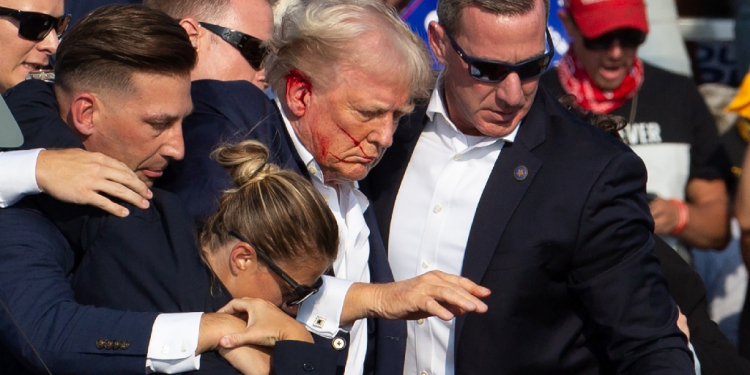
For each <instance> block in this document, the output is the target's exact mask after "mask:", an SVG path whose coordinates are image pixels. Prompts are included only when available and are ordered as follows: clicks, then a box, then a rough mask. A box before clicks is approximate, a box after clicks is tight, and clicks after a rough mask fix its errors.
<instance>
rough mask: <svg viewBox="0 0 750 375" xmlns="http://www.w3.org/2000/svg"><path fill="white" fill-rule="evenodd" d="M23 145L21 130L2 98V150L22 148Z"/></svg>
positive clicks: (0, 128)
mask: <svg viewBox="0 0 750 375" xmlns="http://www.w3.org/2000/svg"><path fill="white" fill-rule="evenodd" d="M22 144H23V134H21V129H19V128H18V123H17V122H16V119H15V118H13V115H12V114H11V113H10V109H8V105H7V104H5V99H3V98H2V96H0V148H15V147H21V145H22Z"/></svg>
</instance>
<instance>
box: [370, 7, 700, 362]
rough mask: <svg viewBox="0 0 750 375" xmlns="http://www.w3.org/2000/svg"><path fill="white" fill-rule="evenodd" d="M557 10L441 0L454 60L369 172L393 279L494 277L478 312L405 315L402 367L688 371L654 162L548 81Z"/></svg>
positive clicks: (445, 52)
mask: <svg viewBox="0 0 750 375" xmlns="http://www.w3.org/2000/svg"><path fill="white" fill-rule="evenodd" d="M548 12H549V1H543V0H440V1H438V5H437V14H438V18H439V22H431V23H430V24H429V30H428V34H429V42H430V46H431V48H432V50H433V52H434V55H435V56H436V58H437V59H438V61H439V62H440V63H441V64H443V65H444V66H445V69H443V71H442V72H441V73H440V77H439V78H438V80H437V87H436V89H435V90H434V91H433V92H432V96H431V97H430V101H429V103H424V105H421V106H419V107H417V108H416V109H415V110H414V112H413V113H412V114H410V115H408V116H404V117H403V118H402V120H401V121H400V124H399V126H398V127H397V128H396V130H395V134H394V135H393V145H392V146H391V147H390V148H389V149H388V152H386V153H385V155H383V158H382V159H381V161H380V163H379V164H378V165H377V166H376V167H374V168H373V169H372V171H371V172H370V173H369V174H368V177H367V179H366V180H365V182H363V184H362V186H363V191H365V192H366V193H369V194H370V197H371V200H370V201H371V204H372V207H373V208H374V209H375V215H376V217H377V220H378V227H379V229H380V235H381V236H382V239H383V243H384V245H385V246H387V249H388V253H387V254H388V260H389V262H390V266H391V270H392V271H393V276H394V278H395V279H396V280H406V279H408V278H411V277H414V276H415V275H420V274H424V273H426V272H430V271H432V270H441V271H443V272H448V273H455V274H458V273H460V274H461V275H462V276H464V277H466V278H468V279H470V280H472V281H474V282H475V283H477V284H481V285H482V286H485V287H487V288H489V289H490V290H492V293H491V294H490V295H489V296H488V297H486V298H485V299H484V301H485V303H486V305H487V307H488V309H487V311H486V312H485V313H483V314H467V315H465V316H462V317H460V318H457V319H455V320H452V321H449V322H443V321H439V320H436V319H433V318H427V319H419V320H417V321H413V322H408V326H407V327H408V331H407V337H406V340H405V341H406V342H405V344H406V359H405V362H404V375H418V374H429V375H454V374H471V375H484V374H486V375H490V374H492V375H496V374H508V375H510V374H580V375H583V374H586V375H594V374H600V375H601V374H626V373H627V374H639V375H640V374H665V375H666V374H675V375H677V374H679V375H683V374H692V373H694V368H693V362H692V361H691V354H690V353H689V351H688V347H687V340H686V337H685V336H684V334H683V333H682V332H680V330H679V329H678V327H677V316H678V309H677V306H676V305H675V302H674V301H673V300H672V298H671V297H670V295H669V292H668V289H667V283H666V280H665V279H664V275H663V274H662V272H661V271H660V269H659V262H658V260H657V259H656V257H654V255H653V248H654V246H655V244H654V239H653V234H652V229H653V224H652V221H651V217H650V214H649V210H648V204H647V200H646V189H645V186H646V168H645V166H644V165H643V163H642V162H641V161H640V159H639V158H638V157H637V156H636V155H635V154H634V153H633V152H632V150H630V149H629V148H628V147H627V146H626V145H624V144H622V143H621V142H619V141H617V140H615V139H613V137H611V136H610V135H609V134H606V133H604V132H602V131H600V130H598V129H595V128H593V127H592V126H591V125H590V124H586V123H583V122H582V121H580V120H578V119H576V118H575V117H574V116H573V115H571V113H570V112H569V111H568V110H567V109H566V108H565V107H563V106H562V105H561V104H560V103H559V102H558V100H557V98H556V97H554V96H553V95H552V94H551V93H550V92H549V90H547V89H546V88H544V87H540V85H539V77H540V75H541V74H542V73H543V72H544V71H545V70H546V69H547V67H548V66H549V63H550V61H551V59H552V56H553V55H554V45H553V43H552V36H551V34H550V32H549V31H548V30H547V15H548ZM672 255H674V254H672Z"/></svg>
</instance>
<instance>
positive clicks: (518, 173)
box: [513, 165, 529, 181]
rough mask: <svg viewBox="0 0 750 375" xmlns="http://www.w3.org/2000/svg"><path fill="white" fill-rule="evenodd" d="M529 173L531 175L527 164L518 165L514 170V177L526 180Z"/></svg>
mask: <svg viewBox="0 0 750 375" xmlns="http://www.w3.org/2000/svg"><path fill="white" fill-rule="evenodd" d="M528 175H529V170H528V169H526V166H524V165H519V166H518V167H516V170H515V171H513V177H515V178H516V180H518V181H522V180H525V179H526V176H528Z"/></svg>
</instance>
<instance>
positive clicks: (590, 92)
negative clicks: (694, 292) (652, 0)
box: [541, 0, 731, 261]
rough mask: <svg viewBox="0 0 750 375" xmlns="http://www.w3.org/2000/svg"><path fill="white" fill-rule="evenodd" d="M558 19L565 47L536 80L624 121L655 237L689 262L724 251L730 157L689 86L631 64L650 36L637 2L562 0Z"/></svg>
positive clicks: (658, 71) (638, 61) (670, 75)
mask: <svg viewBox="0 0 750 375" xmlns="http://www.w3.org/2000/svg"><path fill="white" fill-rule="evenodd" d="M559 16H560V18H561V20H562V21H563V24H564V25H565V28H566V30H567V31H568V34H569V35H570V36H571V38H572V43H571V48H570V50H569V51H568V53H567V54H566V55H565V56H564V57H563V59H562V60H561V62H560V65H559V66H558V67H557V68H556V69H552V70H550V71H548V72H546V73H545V74H544V75H543V76H542V79H541V82H542V83H543V84H545V85H546V86H547V87H548V88H550V89H551V90H552V91H553V93H555V94H556V95H559V96H562V95H564V94H566V93H569V94H573V95H575V97H576V100H577V102H578V104H579V105H580V106H582V107H584V108H586V109H588V110H590V111H593V112H595V113H600V114H615V115H620V116H623V117H625V118H626V119H627V120H628V123H629V124H628V126H627V127H626V128H625V129H623V130H622V131H621V132H620V134H621V136H622V138H623V139H624V140H625V141H626V143H628V144H629V145H630V147H631V148H632V149H633V150H634V151H635V153H636V154H638V156H640V157H641V159H643V161H644V163H645V164H646V168H647V170H648V174H649V180H648V184H647V190H648V192H649V193H650V194H649V199H650V200H651V201H650V203H649V208H650V210H651V214H652V216H653V218H654V223H655V228H654V231H655V233H657V234H659V235H661V236H662V237H663V238H664V239H665V240H666V241H667V242H668V243H669V244H670V245H672V247H673V248H675V249H676V250H678V252H679V253H680V255H682V256H683V258H685V259H687V260H688V261H689V259H690V254H689V248H701V249H723V248H724V247H725V246H726V245H727V243H728V241H729V239H730V235H729V198H728V194H727V191H726V190H727V189H726V183H725V179H731V172H730V164H729V160H728V157H727V156H726V152H725V151H724V149H723V147H722V145H721V143H720V141H719V137H718V133H717V131H716V127H715V124H714V119H713V117H712V116H711V114H710V112H709V111H708V108H707V107H706V105H705V103H704V102H703V99H702V97H701V96H700V94H699V93H698V90H697V89H696V87H695V84H694V83H693V82H692V81H691V80H690V79H689V78H687V77H684V76H680V75H677V74H674V73H671V72H668V71H666V70H662V69H660V68H657V67H655V66H653V65H649V64H648V63H646V62H644V61H642V60H641V59H639V58H638V47H639V46H640V45H641V44H642V43H643V42H644V41H645V40H646V35H647V33H648V31H649V26H648V21H647V18H646V6H645V4H644V2H643V0H566V5H565V8H564V9H561V10H560V11H559Z"/></svg>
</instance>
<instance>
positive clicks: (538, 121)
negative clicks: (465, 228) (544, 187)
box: [455, 94, 548, 342]
mask: <svg viewBox="0 0 750 375" xmlns="http://www.w3.org/2000/svg"><path fill="white" fill-rule="evenodd" d="M543 99H544V98H543V97H541V94H537V96H536V98H535V100H534V104H533V105H532V107H531V110H530V111H529V114H528V115H527V116H526V118H524V120H523V123H522V124H521V127H520V128H519V130H518V134H517V136H516V140H515V142H514V143H506V144H505V145H504V146H503V149H502V151H501V152H500V156H499V157H498V159H497V161H496V162H495V166H494V168H493V169H492V172H491V173H490V176H489V178H488V179H487V184H486V185H485V187H484V191H483V192H482V196H481V198H480V199H479V204H478V205H477V210H476V212H475V213H474V222H473V223H472V225H471V230H470V232H469V239H468V241H467V243H466V253H465V254H464V263H463V268H462V270H461V276H464V277H466V278H468V279H470V280H471V281H473V282H475V283H477V284H480V283H481V281H482V278H483V277H484V273H485V272H486V271H487V267H488V266H489V263H490V260H491V258H492V256H493V254H494V253H495V249H496V248H497V246H498V244H499V243H500V238H501V237H502V236H503V233H505V227H506V226H507V224H508V221H509V220H510V218H511V216H512V215H513V213H514V211H515V210H516V207H518V204H519V203H520V201H521V199H523V196H524V195H525V194H526V191H527V190H528V188H529V186H531V183H532V182H533V181H534V178H535V177H536V175H537V173H538V172H539V169H540V168H541V167H542V160H541V159H540V158H538V157H537V156H536V155H534V154H533V153H532V150H533V149H534V148H535V147H536V146H538V145H540V144H541V143H542V142H543V141H544V137H545V130H546V124H547V121H548V119H547V117H546V115H545V109H544V100H543ZM524 169H525V177H523V176H522V174H523V173H520V174H519V172H523V171H524ZM465 320H466V315H464V316H461V317H459V318H457V319H456V336H455V337H456V342H458V338H459V337H460V334H461V328H462V327H463V323H464V321H465Z"/></svg>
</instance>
